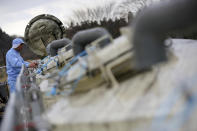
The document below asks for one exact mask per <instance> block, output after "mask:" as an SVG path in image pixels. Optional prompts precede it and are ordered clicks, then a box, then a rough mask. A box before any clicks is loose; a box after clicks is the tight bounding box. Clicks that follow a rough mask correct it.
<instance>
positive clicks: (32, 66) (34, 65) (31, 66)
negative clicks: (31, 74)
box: [29, 62, 38, 68]
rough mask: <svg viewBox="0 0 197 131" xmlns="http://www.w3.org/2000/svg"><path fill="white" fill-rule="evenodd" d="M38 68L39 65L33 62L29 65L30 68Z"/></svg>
mask: <svg viewBox="0 0 197 131" xmlns="http://www.w3.org/2000/svg"><path fill="white" fill-rule="evenodd" d="M36 67H38V63H36V62H31V63H30V64H29V68H36Z"/></svg>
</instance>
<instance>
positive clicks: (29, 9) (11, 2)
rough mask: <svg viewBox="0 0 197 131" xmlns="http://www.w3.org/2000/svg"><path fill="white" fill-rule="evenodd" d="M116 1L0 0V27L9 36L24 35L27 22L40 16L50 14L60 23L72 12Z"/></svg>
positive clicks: (70, 15)
mask: <svg viewBox="0 0 197 131" xmlns="http://www.w3.org/2000/svg"><path fill="white" fill-rule="evenodd" d="M107 1H116V0H0V27H1V28H2V30H4V31H5V32H6V33H8V34H9V35H14V34H15V35H20V36H23V35H24V31H25V27H26V25H27V24H28V22H29V21H30V20H31V19H32V18H34V17H35V16H37V15H40V14H52V15H54V16H56V17H57V18H59V19H60V20H61V21H62V22H64V20H65V19H66V18H69V17H72V11H73V10H75V9H81V8H86V7H93V6H97V5H99V4H103V3H106V2H107Z"/></svg>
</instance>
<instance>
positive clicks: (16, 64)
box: [7, 55, 30, 67]
mask: <svg viewBox="0 0 197 131" xmlns="http://www.w3.org/2000/svg"><path fill="white" fill-rule="evenodd" d="M7 60H8V61H9V63H10V64H11V65H12V67H22V65H23V64H24V65H25V66H26V67H29V64H30V63H29V62H24V61H22V60H20V59H19V58H18V57H16V56H14V55H8V59H7Z"/></svg>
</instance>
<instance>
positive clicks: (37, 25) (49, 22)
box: [24, 14, 65, 57]
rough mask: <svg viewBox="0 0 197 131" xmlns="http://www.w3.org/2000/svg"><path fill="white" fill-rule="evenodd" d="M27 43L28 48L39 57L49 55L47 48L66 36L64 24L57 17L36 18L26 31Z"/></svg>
mask: <svg viewBox="0 0 197 131" xmlns="http://www.w3.org/2000/svg"><path fill="white" fill-rule="evenodd" d="M24 36H25V41H26V42H27V45H28V47H29V48H30V49H31V50H32V51H33V52H34V53H35V54H37V55H39V56H41V57H44V56H46V55H47V52H46V47H47V45H48V44H49V43H50V42H52V41H53V40H58V39H62V38H63V37H64V36H65V28H64V26H63V23H62V22H61V21H60V20H59V19H58V18H57V17H55V16H53V15H49V14H42V15H38V16H36V17H34V18H33V19H32V20H30V22H29V23H28V25H27V26H26V29H25V35H24Z"/></svg>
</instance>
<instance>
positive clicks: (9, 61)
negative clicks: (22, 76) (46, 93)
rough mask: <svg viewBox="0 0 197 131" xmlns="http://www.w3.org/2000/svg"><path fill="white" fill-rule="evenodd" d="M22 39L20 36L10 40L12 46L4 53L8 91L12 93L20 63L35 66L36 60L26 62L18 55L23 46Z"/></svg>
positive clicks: (29, 66)
mask: <svg viewBox="0 0 197 131" xmlns="http://www.w3.org/2000/svg"><path fill="white" fill-rule="evenodd" d="M23 44H24V41H23V40H22V39H21V38H16V39H14V40H13V41H12V48H11V49H10V50H9V51H8V52H7V54H6V69H7V75H8V85H9V88H10V93H13V92H14V91H15V90H16V88H15V85H16V79H17V76H18V75H19V73H20V70H21V68H22V65H23V64H24V65H25V66H26V67H27V68H36V67H37V63H36V62H31V63H29V62H26V61H24V60H23V58H22V57H21V55H20V51H21V50H22V48H23Z"/></svg>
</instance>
